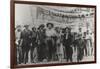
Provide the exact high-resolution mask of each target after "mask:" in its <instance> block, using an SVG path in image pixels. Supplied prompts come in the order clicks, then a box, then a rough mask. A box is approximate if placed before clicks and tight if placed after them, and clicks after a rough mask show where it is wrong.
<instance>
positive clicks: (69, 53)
mask: <svg viewBox="0 0 100 69" xmlns="http://www.w3.org/2000/svg"><path fill="white" fill-rule="evenodd" d="M65 54H66V60H67V62H68V61H70V62H72V61H73V60H72V54H73V49H72V47H70V45H69V46H66V47H65Z"/></svg>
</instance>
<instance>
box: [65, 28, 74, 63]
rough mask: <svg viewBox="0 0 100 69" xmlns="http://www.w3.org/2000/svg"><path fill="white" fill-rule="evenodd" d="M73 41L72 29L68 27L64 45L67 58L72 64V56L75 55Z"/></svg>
mask: <svg viewBox="0 0 100 69" xmlns="http://www.w3.org/2000/svg"><path fill="white" fill-rule="evenodd" d="M72 40H73V36H72V35H71V29H70V28H68V27H66V28H65V33H64V35H63V45H64V46H65V55H66V56H65V58H66V60H67V61H70V62H72V61H73V60H72V54H73V49H72V47H71V44H72Z"/></svg>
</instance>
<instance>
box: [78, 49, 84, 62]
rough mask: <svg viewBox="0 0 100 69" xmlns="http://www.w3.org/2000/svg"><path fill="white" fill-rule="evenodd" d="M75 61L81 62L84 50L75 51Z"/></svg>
mask: <svg viewBox="0 0 100 69" xmlns="http://www.w3.org/2000/svg"><path fill="white" fill-rule="evenodd" d="M77 50H78V51H77V61H78V62H79V61H81V60H82V59H83V55H84V49H83V48H78V49H77Z"/></svg>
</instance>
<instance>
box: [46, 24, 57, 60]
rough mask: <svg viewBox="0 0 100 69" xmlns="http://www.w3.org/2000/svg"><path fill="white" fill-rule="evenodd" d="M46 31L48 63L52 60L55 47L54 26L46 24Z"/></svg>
mask: <svg viewBox="0 0 100 69" xmlns="http://www.w3.org/2000/svg"><path fill="white" fill-rule="evenodd" d="M46 26H47V29H46V45H47V47H48V61H51V60H54V58H55V53H56V49H55V48H56V47H55V36H56V32H55V30H54V25H53V24H52V23H47V25H46Z"/></svg>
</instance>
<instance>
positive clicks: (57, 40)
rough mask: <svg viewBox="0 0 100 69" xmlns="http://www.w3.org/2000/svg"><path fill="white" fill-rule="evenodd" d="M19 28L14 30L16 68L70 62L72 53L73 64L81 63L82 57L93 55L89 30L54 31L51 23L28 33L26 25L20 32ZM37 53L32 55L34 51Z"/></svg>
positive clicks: (60, 29) (56, 28)
mask: <svg viewBox="0 0 100 69" xmlns="http://www.w3.org/2000/svg"><path fill="white" fill-rule="evenodd" d="M20 27H21V26H20V25H19V26H18V27H17V28H16V29H15V30H16V31H15V36H16V42H15V43H16V50H17V57H16V58H17V60H16V61H17V64H21V63H24V64H26V63H27V62H28V60H29V51H30V59H31V63H38V62H43V61H44V60H46V61H47V62H50V61H62V60H63V59H65V60H66V62H73V53H75V52H76V53H77V55H76V56H77V62H80V61H82V59H83V58H84V56H90V55H93V39H92V38H93V37H92V35H93V33H90V32H89V30H87V31H86V32H82V28H79V29H78V32H72V31H71V28H70V27H66V28H61V27H55V26H54V24H53V23H47V24H46V25H44V24H41V25H40V26H39V27H38V28H36V27H35V26H34V27H32V29H31V30H30V29H29V25H24V30H21V28H20ZM35 49H36V50H37V52H36V51H34V50H35Z"/></svg>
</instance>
